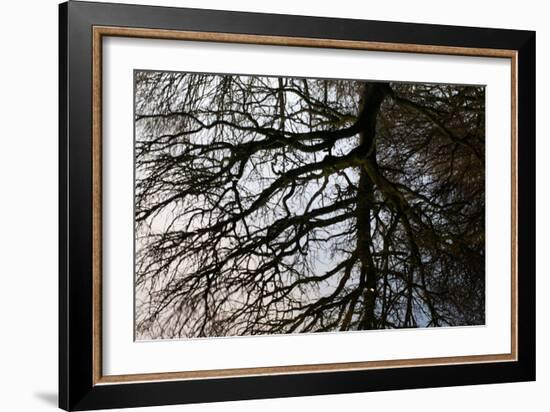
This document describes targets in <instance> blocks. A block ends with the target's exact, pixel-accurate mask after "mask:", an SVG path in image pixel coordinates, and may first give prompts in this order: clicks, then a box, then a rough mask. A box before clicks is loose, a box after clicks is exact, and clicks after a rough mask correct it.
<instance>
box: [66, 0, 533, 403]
mask: <svg viewBox="0 0 550 412" xmlns="http://www.w3.org/2000/svg"><path fill="white" fill-rule="evenodd" d="M94 26H117V27H130V28H133V27H136V28H144V29H163V30H182V31H197V32H217V33H239V34H250V35H264V36H285V37H300V38H313V39H315V38H322V39H332V40H352V41H369V42H380V43H400V44H413V45H418V44H420V45H428V46H448V47H465V48H483V49H495V50H500V49H506V50H513V51H516V52H517V83H516V87H517V130H518V142H517V144H518V153H517V158H518V162H517V176H518V194H517V220H518V221H517V228H518V233H517V243H518V254H517V260H518V264H517V267H518V273H519V275H518V280H517V282H518V287H517V307H518V312H517V325H518V326H517V342H518V352H517V361H514V362H488V363H468V364H453V365H441V366H415V367H400V368H385V369H384V368H383V369H369V370H353V371H344V372H342V371H335V372H308V373H292V374H291V373H288V374H277V375H262V376H243V377H231V378H216V379H193V380H171V381H155V382H141V383H140V382H136V383H118V384H108V385H98V384H95V383H94V378H93V373H94V363H93V292H92V291H93V276H92V260H93V230H92V201H93V199H92V196H93V187H92V184H93V183H92V94H93V90H92V53H93V50H92V36H93V33H92V32H93V30H92V28H93V27H94ZM535 87H536V85H535V32H532V31H519V30H503V29H488V28H471V27H456V26H443V25H429V24H411V23H393V22H381V21H364V20H352V19H332V18H319V17H303V16H291V15H271V14H257V13H242V12H229V11H213V10H200V9H182V8H170V7H151V6H136V5H121V4H108V3H89V2H75V1H70V2H68V3H63V4H61V5H60V6H59V97H60V98H59V205H60V206H59V406H60V408H62V409H65V410H90V409H103V408H122V407H137V406H154V405H169V404H180V403H194V402H218V401H228V400H244V399H260V398H273V397H292V396H307V395H322V394H337V393H352V392H364V391H381V390H395V389H407V388H427V387H442V386H455V385H473V384H487V383H501V382H519V381H531V380H535V369H536V368H535V90H536V89H535Z"/></svg>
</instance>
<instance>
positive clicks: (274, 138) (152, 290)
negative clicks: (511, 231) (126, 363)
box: [135, 71, 485, 338]
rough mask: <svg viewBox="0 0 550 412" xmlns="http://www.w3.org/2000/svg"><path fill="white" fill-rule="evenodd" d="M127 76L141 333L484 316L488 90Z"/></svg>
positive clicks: (248, 331)
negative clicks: (131, 98)
mask: <svg viewBox="0 0 550 412" xmlns="http://www.w3.org/2000/svg"><path fill="white" fill-rule="evenodd" d="M135 81H136V86H135V93H136V96H135V97H136V99H135V113H136V114H135V128H136V149H135V150H136V153H135V158H136V199H135V201H136V213H135V220H136V325H137V335H138V337H141V338H175V337H201V336H226V335H254V334H268V333H269V334H273V333H292V332H321V331H336V330H342V331H343V330H365V329H384V328H402V327H426V326H454V325H477V324H483V323H484V321H485V318H484V316H485V313H484V305H485V280H484V279H485V272H484V261H485V258H484V253H485V247H484V242H485V237H484V221H485V203H484V191H485V189H484V173H485V163H484V145H485V144H484V140H485V127H484V124H485V117H484V116H485V103H484V102H485V89H484V87H481V86H459V85H440V84H439V85H438V84H405V83H387V82H386V83H384V82H363V81H353V80H325V79H299V78H282V77H264V76H237V75H212V74H197V73H174V72H150V71H147V72H145V71H140V72H136V79H135Z"/></svg>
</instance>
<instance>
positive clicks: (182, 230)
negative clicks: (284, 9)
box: [59, 1, 535, 410]
mask: <svg viewBox="0 0 550 412" xmlns="http://www.w3.org/2000/svg"><path fill="white" fill-rule="evenodd" d="M59 10H60V36H59V41H60V49H59V50H60V53H59V55H60V82H59V84H60V112H59V113H60V114H59V116H60V140H59V142H60V144H59V148H60V149H59V150H60V157H59V159H60V163H59V169H60V173H59V176H60V183H59V185H60V191H59V192H60V202H59V204H60V229H59V230H60V247H59V251H60V252H59V253H60V259H59V265H60V274H59V296H60V309H59V325H60V328H59V330H60V332H59V333H60V339H59V342H60V347H59V351H60V356H59V362H60V367H59V393H60V396H59V404H60V407H61V408H63V409H66V410H89V409H103V408H115V407H134V406H148V405H163V404H177V403H191V402H216V401H224V400H238V399H253V398H269V397H289V396H304V395H318V394H334V393H349V392H360V391H379V390H390V389H401V388H425V387H438V386H451V385H471V384H483V383H498V382H517V381H528V380H534V379H535V33H534V32H530V31H516V30H504V29H487V28H471V27H454V26H439V25H426V24H410V23H392V22H379V21H363V20H347V19H346V20H345V19H331V18H318V17H304V16H289V15H269V14H254V13H241V12H238V13H237V12H227V11H213V10H199V9H180V8H167V7H149V6H135V5H119V4H106V3H86V2H73V1H70V2H68V3H64V4H61V5H60V9H59Z"/></svg>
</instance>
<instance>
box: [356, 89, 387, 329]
mask: <svg viewBox="0 0 550 412" xmlns="http://www.w3.org/2000/svg"><path fill="white" fill-rule="evenodd" d="M388 90H389V86H388V84H386V83H374V84H366V85H365V86H364V89H363V92H362V98H361V107H360V114H359V119H358V121H359V124H360V125H361V132H360V141H359V147H358V153H359V155H360V156H362V157H363V158H364V159H365V160H366V161H367V162H369V163H370V164H371V166H372V167H374V168H377V167H378V166H377V162H376V139H375V135H376V117H377V115H378V112H379V110H380V105H381V103H382V101H383V100H384V98H385V96H386V94H387V91H388ZM373 205H374V182H373V181H372V179H371V178H370V176H369V174H368V173H367V171H366V170H365V168H364V167H361V170H360V172H359V185H358V190H357V209H356V213H357V255H358V258H359V261H360V264H361V269H360V279H359V288H360V290H361V293H362V294H363V299H364V308H363V309H364V310H363V313H362V315H361V317H360V321H359V329H375V328H376V326H377V325H376V323H377V322H376V318H375V308H376V295H377V294H376V283H377V270H376V266H375V263H374V259H373V257H372V252H373V250H374V245H373V242H372V227H371V226H372V225H371V220H372V219H373V216H372V213H373Z"/></svg>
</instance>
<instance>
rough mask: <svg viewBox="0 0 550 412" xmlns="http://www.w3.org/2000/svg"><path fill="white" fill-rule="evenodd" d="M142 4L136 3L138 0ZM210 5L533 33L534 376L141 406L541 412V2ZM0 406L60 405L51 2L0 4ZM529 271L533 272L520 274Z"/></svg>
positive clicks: (546, 32) (547, 146) (546, 168)
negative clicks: (484, 382) (386, 389)
mask: <svg viewBox="0 0 550 412" xmlns="http://www.w3.org/2000/svg"><path fill="white" fill-rule="evenodd" d="M135 2H139V1H134V3H135ZM146 3H148V4H158V5H179V6H184V7H185V6H187V7H202V8H212V9H229V10H240V11H257V12H271V13H287V14H303V15H317V16H330V17H352V18H363V19H376V20H391V21H408V22H422V23H439V24H454V25H466V26H486V27H503V28H518V29H530V30H536V31H537V118H538V123H537V136H538V138H537V145H538V147H537V174H538V181H537V193H538V197H537V209H538V212H539V213H538V216H537V243H538V247H537V255H538V256H537V257H538V259H537V291H538V292H537V310H538V314H537V328H538V338H537V346H538V353H537V356H538V361H537V366H538V381H537V382H536V383H520V384H503V385H485V386H477V387H473V386H471V387H461V388H444V389H423V390H413V391H397V392H381V393H367V394H353V395H336V396H318V397H308V398H293V399H274V400H261V401H247V402H228V403H224V404H204V405H191V406H171V407H164V409H161V408H156V409H155V408H148V409H142V410H147V411H153V410H166V411H176V410H177V411H183V412H191V411H256V410H262V411H280V410H317V411H332V410H340V411H345V410H353V409H362V410H369V409H370V410H403V409H405V408H406V410H407V411H416V410H419V411H420V410H421V411H423V412H429V411H436V410H437V411H440V410H445V411H449V412H450V411H461V412H462V411H464V410H484V409H490V410H496V411H517V410H522V409H523V410H530V411H543V410H548V405H549V404H550V401H549V400H548V394H547V391H548V390H549V389H550V358H549V355H548V350H547V347H548V344H549V337H550V322H549V320H550V319H549V316H548V315H549V313H550V304H549V300H548V299H547V298H546V296H545V293H544V292H545V291H546V290H548V288H549V287H550V281H549V279H548V276H547V273H548V269H547V267H546V259H545V258H546V256H547V252H548V241H547V235H546V234H547V232H548V230H549V229H550V226H549V217H548V213H546V209H547V208H548V205H547V202H548V201H549V200H550V194H549V193H548V189H547V187H548V185H547V184H545V183H546V182H545V181H546V179H545V177H546V176H547V175H548V174H549V173H550V162H549V161H548V160H547V159H546V155H547V153H548V152H549V150H550V142H549V140H548V138H547V137H548V134H549V131H550V129H549V126H548V123H547V118H548V115H547V113H548V111H549V110H550V104H549V103H548V99H547V98H546V96H547V94H548V93H549V92H550V90H549V73H550V66H549V50H550V26H549V25H548V16H549V13H548V11H546V10H545V7H544V6H545V2H543V1H540V0H522V1H521V2H518V1H508V0H500V1H498V2H497V1H486V2H482V1H479V0H460V1H455V2H445V1H436V0H416V1H407V0H399V1H397V0H384V1H357V0H355V1H354V0H332V1H327V0H317V1H306V0H301V1H300V0H277V1H269V2H261V1H258V0H256V1H254V0H232V1H231V2H227V1H226V2H224V1H223V0H203V1H200V0H181V1H166V0H165V1H154V0H148V1H146ZM0 44H1V52H0V62H1V63H0V73H1V75H0V259H1V261H2V264H1V265H0V268H1V271H0V277H1V278H0V279H1V280H0V394H1V395H0V410H5V411H33V412H40V411H45V410H53V409H55V408H56V404H57V395H56V393H57V1H56V0H33V1H31V0H26V1H12V2H3V3H2V5H1V6H0ZM522 275H523V276H529V275H531V274H522Z"/></svg>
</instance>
